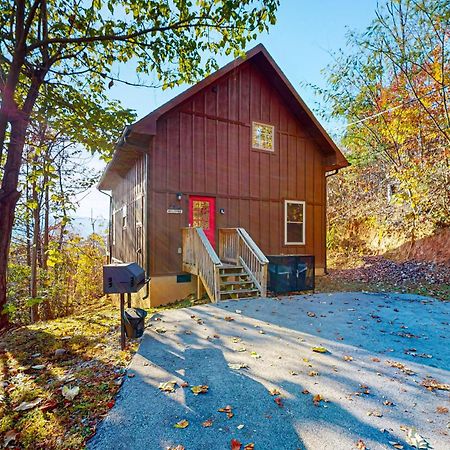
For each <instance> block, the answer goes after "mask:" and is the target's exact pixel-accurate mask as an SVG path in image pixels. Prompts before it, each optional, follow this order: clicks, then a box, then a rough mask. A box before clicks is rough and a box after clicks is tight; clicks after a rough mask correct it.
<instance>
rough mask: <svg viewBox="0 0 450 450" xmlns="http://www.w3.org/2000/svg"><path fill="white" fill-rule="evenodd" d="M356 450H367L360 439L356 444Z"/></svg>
mask: <svg viewBox="0 0 450 450" xmlns="http://www.w3.org/2000/svg"><path fill="white" fill-rule="evenodd" d="M356 448H357V449H358V450H367V447H366V444H365V443H364V441H363V440H362V439H359V440H358V442H357V443H356Z"/></svg>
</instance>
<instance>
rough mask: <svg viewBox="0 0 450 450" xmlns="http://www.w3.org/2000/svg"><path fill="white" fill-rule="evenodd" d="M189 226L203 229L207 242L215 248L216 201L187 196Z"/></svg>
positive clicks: (211, 198) (209, 198)
mask: <svg viewBox="0 0 450 450" xmlns="http://www.w3.org/2000/svg"><path fill="white" fill-rule="evenodd" d="M189 226H191V227H195V228H197V227H198V228H203V231H204V232H205V234H206V237H207V238H208V240H209V242H211V245H212V246H213V248H214V249H215V248H216V199H215V198H214V197H201V196H197V195H190V196H189Z"/></svg>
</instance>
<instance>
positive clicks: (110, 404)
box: [106, 400, 116, 409]
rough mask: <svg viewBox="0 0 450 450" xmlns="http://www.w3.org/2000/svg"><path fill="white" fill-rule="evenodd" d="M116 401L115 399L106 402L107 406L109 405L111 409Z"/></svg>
mask: <svg viewBox="0 0 450 450" xmlns="http://www.w3.org/2000/svg"><path fill="white" fill-rule="evenodd" d="M115 403H116V402H115V401H114V400H110V401H109V402H108V403H107V404H106V406H107V407H108V408H109V409H111V408H112V407H113V406H114V404H115Z"/></svg>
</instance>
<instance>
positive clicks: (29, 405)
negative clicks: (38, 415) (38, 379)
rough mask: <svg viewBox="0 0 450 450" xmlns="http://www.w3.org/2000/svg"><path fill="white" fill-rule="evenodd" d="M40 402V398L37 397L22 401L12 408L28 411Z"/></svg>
mask: <svg viewBox="0 0 450 450" xmlns="http://www.w3.org/2000/svg"><path fill="white" fill-rule="evenodd" d="M41 402H42V398H37V399H35V400H33V401H31V402H22V403H21V404H20V405H19V406H16V407H15V408H14V411H28V410H29V409H32V408H34V407H35V406H37V405H39V403H41Z"/></svg>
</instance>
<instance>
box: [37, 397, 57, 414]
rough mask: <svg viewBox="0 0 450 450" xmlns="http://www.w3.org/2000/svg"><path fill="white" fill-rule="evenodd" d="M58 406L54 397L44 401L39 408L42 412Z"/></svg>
mask: <svg viewBox="0 0 450 450" xmlns="http://www.w3.org/2000/svg"><path fill="white" fill-rule="evenodd" d="M57 406H58V402H57V401H56V400H54V399H50V400H47V401H45V402H44V403H43V404H42V405H41V406H40V407H39V409H40V410H41V411H43V412H47V411H51V410H52V409H55V408H56V407H57Z"/></svg>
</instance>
